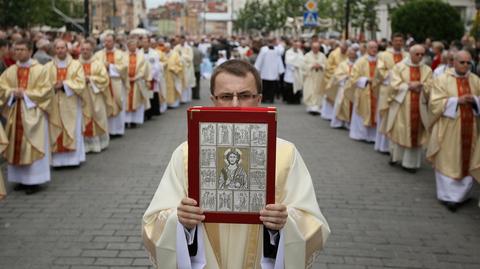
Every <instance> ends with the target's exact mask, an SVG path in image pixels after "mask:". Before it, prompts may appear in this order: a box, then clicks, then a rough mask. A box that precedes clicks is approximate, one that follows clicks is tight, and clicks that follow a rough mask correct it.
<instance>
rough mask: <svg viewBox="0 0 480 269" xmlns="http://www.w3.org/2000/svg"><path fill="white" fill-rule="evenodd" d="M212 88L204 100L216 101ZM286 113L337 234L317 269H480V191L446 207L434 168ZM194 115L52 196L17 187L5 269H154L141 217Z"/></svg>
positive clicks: (2, 259)
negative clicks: (398, 161) (410, 168)
mask: <svg viewBox="0 0 480 269" xmlns="http://www.w3.org/2000/svg"><path fill="white" fill-rule="evenodd" d="M203 86H206V85H203ZM204 89H206V87H204ZM203 92H204V94H203V100H202V102H200V104H208V101H207V100H208V94H207V93H206V92H207V91H206V90H204V91H203ZM278 108H279V129H278V133H279V136H280V137H282V138H285V139H287V140H290V141H292V142H294V143H295V144H296V145H297V147H298V149H299V150H300V152H301V154H302V156H303V158H304V159H305V161H306V163H307V166H308V167H309V169H310V173H311V175H312V177H313V179H314V183H315V190H316V194H317V198H318V201H319V204H320V207H321V209H322V211H323V213H324V215H325V216H326V218H327V220H328V221H329V223H330V226H331V228H332V235H331V236H330V238H329V240H328V243H327V246H326V248H325V250H324V251H323V252H322V253H321V254H320V255H319V256H318V257H317V262H316V264H315V266H314V268H329V269H334V268H360V269H361V268H365V269H366V268H372V269H373V268H435V269H436V268H448V269H454V268H465V269H466V268H471V269H473V268H480V252H479V249H480V229H479V227H480V208H478V207H477V203H478V200H477V199H476V198H478V196H479V191H478V187H477V186H476V187H475V190H474V197H476V198H475V199H474V200H472V201H471V202H470V203H469V204H467V205H466V206H465V207H463V208H462V209H460V210H459V211H458V212H457V213H455V214H452V213H450V212H448V211H447V210H446V209H445V208H443V207H442V206H441V205H440V204H439V203H438V202H437V201H436V198H435V181H434V177H433V173H432V170H431V168H430V167H429V166H428V165H427V164H425V165H424V166H423V168H422V169H421V170H420V171H419V172H418V173H416V174H408V173H406V172H404V171H402V170H401V169H400V168H398V167H391V166H389V165H388V164H387V161H388V157H387V156H385V155H382V154H379V153H376V152H374V151H373V146H372V145H371V144H367V143H362V142H355V141H351V140H350V139H348V136H347V132H346V131H345V130H333V129H330V128H329V127H328V123H327V122H326V121H324V120H321V119H320V118H319V117H312V116H309V115H308V114H306V113H305V112H304V109H303V107H302V106H285V105H282V104H278ZM185 109H186V106H183V107H181V108H178V109H175V110H171V111H168V112H167V113H166V114H164V115H162V116H160V117H158V118H156V119H155V120H153V121H150V122H147V123H146V124H145V125H143V126H141V127H140V128H137V129H132V130H127V133H126V135H125V136H124V137H123V138H120V139H114V140H113V141H111V145H110V147H109V148H108V150H107V151H105V152H103V153H101V154H91V155H88V157H87V162H86V163H85V164H83V165H82V166H81V167H79V168H75V169H60V170H54V171H53V176H52V182H51V183H50V184H49V186H48V188H47V189H46V190H45V191H43V192H41V193H38V194H36V195H33V196H26V195H25V194H24V193H18V192H13V191H12V190H11V187H12V186H11V185H9V188H10V193H9V195H8V197H7V199H6V200H4V201H1V202H0V268H2V269H16V268H41V269H43V268H55V269H63V268H65V269H80V268H90V269H93V268H98V269H100V268H102V269H103V268H111V269H113V268H148V267H149V261H148V259H147V254H146V252H145V250H144V249H143V247H142V242H141V236H140V229H141V228H140V227H141V226H140V220H141V216H142V214H143V212H144V211H145V209H146V207H147V205H148V203H149V201H150V199H151V198H152V195H153V193H154V191H155V189H156V187H157V185H158V183H159V180H160V177H161V175H162V173H163V170H164V169H165V167H166V165H167V163H168V161H169V159H170V154H171V153H172V151H173V150H174V148H175V147H176V146H177V145H178V144H180V143H181V142H182V141H184V140H185V139H186V112H185Z"/></svg>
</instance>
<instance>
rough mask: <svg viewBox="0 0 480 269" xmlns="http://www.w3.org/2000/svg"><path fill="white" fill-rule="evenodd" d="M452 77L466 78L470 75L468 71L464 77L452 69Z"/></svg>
mask: <svg viewBox="0 0 480 269" xmlns="http://www.w3.org/2000/svg"><path fill="white" fill-rule="evenodd" d="M452 73H453V76H454V77H456V78H466V77H468V75H469V74H470V70H469V71H467V73H465V74H464V75H460V74H458V73H457V71H456V70H455V69H453V72H452Z"/></svg>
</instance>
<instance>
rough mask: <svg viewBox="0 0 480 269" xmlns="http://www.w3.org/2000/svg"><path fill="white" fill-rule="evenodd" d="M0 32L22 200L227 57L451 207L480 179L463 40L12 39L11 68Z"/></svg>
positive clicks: (8, 153)
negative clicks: (429, 176)
mask: <svg viewBox="0 0 480 269" xmlns="http://www.w3.org/2000/svg"><path fill="white" fill-rule="evenodd" d="M2 34H3V35H5V33H4V32H2V31H0V60H1V59H2V56H3V61H0V73H1V72H3V74H2V75H1V77H0V106H1V107H2V109H3V116H4V119H5V121H4V127H5V130H3V128H2V129H0V146H1V150H3V154H4V157H5V159H6V161H7V162H8V168H7V177H8V181H10V182H15V183H18V184H17V185H16V187H15V190H25V191H26V193H27V194H32V193H35V192H37V191H38V190H41V184H43V183H46V182H48V181H49V180H50V167H51V166H53V167H61V166H78V165H80V164H81V163H82V162H84V161H85V160H86V157H85V156H86V153H89V152H97V153H98V152H101V151H102V150H104V149H105V148H107V147H108V144H109V140H110V138H112V137H118V136H122V135H123V134H124V133H125V128H136V127H138V126H139V125H141V124H143V123H144V121H145V120H147V119H150V118H152V117H155V116H157V115H160V114H161V113H165V111H166V110H167V109H168V108H176V107H178V106H180V105H181V104H184V103H189V102H190V101H191V100H192V98H193V99H198V98H199V97H200V95H199V86H200V83H199V79H200V77H204V78H209V75H210V74H211V73H212V68H213V67H214V66H218V65H219V64H221V63H223V62H225V61H228V60H229V59H243V60H246V61H249V62H250V63H251V64H252V65H254V66H255V67H256V68H257V70H258V71H259V73H260V76H261V79H262V87H263V93H262V95H263V96H262V102H263V103H267V104H272V103H274V102H275V100H278V99H283V102H285V103H288V104H302V103H303V105H304V106H305V109H306V111H307V112H308V113H309V114H311V115H314V116H320V117H321V118H323V119H325V120H328V121H330V126H331V127H332V128H344V129H346V130H348V135H349V137H350V138H351V139H354V140H359V141H365V142H368V143H372V144H373V145H374V146H373V148H374V150H376V151H378V152H381V153H385V155H386V156H389V158H390V159H389V161H388V163H389V164H390V165H392V166H394V165H395V166H399V167H402V168H403V169H404V170H405V171H406V172H410V173H415V172H416V171H417V169H419V168H420V167H421V166H422V163H423V160H424V158H426V160H428V161H429V162H430V163H431V164H432V165H433V167H434V171H435V180H436V187H437V198H438V200H439V201H440V202H441V203H442V204H444V205H445V206H446V207H447V208H448V209H449V210H451V211H456V210H457V208H458V207H460V206H461V205H462V204H464V203H465V202H466V201H468V199H469V196H470V194H471V190H472V187H473V184H474V179H477V180H480V144H479V145H478V146H477V141H478V139H480V136H478V135H477V134H478V129H479V128H480V126H478V124H479V122H478V119H479V118H478V116H479V115H480V99H479V98H480V97H479V96H480V80H479V78H478V76H477V75H476V73H478V72H477V65H476V63H477V62H478V58H479V55H480V53H479V51H480V46H478V49H474V48H475V44H472V40H471V39H470V38H468V37H465V38H463V39H462V40H461V41H454V42H452V43H450V44H446V43H445V42H438V41H435V42H431V40H430V39H427V40H425V41H424V42H422V43H417V42H416V41H415V40H414V39H413V38H412V37H411V36H409V37H405V36H404V35H402V34H399V33H397V34H393V35H392V37H391V40H386V39H383V40H381V41H364V42H359V41H357V40H346V41H340V40H334V39H330V40H327V39H322V38H318V37H316V36H314V37H312V38H310V39H309V40H308V41H305V40H301V39H298V40H297V39H280V38H262V39H255V38H249V37H230V38H229V39H226V38H223V37H203V38H198V39H196V38H195V37H185V36H176V37H174V38H156V37H152V36H147V35H143V34H131V35H127V36H125V35H123V36H122V35H120V36H118V35H117V36H115V35H113V33H105V34H103V35H102V36H101V37H98V38H97V39H95V38H82V37H81V36H80V38H78V39H76V40H71V39H68V38H67V37H65V36H64V37H62V38H58V39H54V40H52V41H49V38H47V37H46V36H45V35H42V34H40V35H38V34H35V35H31V36H29V37H28V38H27V37H25V35H23V36H22V35H21V34H20V33H13V34H11V35H10V36H8V38H9V40H10V44H11V46H10V48H11V51H12V55H13V56H12V57H11V58H14V60H12V59H8V57H6V56H5V55H2V44H4V43H5V42H4V41H3V40H4V38H5V37H4V36H2ZM77 37H79V36H77ZM50 39H51V38H50ZM31 41H34V45H35V54H34V55H33V57H31V55H32V52H33V50H32V42H31ZM45 48H50V49H45ZM3 54H5V53H3ZM472 57H473V58H472ZM6 60H10V62H8V61H6ZM9 63H10V66H9V67H8V65H9ZM212 63H213V64H212ZM0 184H1V181H0ZM0 189H1V186H0Z"/></svg>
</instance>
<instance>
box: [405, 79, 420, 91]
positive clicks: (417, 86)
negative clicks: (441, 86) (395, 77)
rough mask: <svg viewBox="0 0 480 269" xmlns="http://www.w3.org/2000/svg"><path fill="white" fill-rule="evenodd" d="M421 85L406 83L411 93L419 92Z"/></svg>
mask: <svg viewBox="0 0 480 269" xmlns="http://www.w3.org/2000/svg"><path fill="white" fill-rule="evenodd" d="M422 87H423V86H422V84H421V83H420V82H418V81H413V82H409V83H408V89H409V90H411V91H415V92H419V91H420V90H421V89H422Z"/></svg>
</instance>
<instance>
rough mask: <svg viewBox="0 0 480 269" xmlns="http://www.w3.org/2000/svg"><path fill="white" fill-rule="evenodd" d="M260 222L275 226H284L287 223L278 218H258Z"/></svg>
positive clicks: (283, 219) (285, 220)
mask: <svg viewBox="0 0 480 269" xmlns="http://www.w3.org/2000/svg"><path fill="white" fill-rule="evenodd" d="M260 220H261V221H262V222H269V223H275V224H285V223H286V222H287V219H286V218H279V217H265V216H260Z"/></svg>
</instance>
